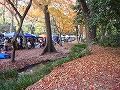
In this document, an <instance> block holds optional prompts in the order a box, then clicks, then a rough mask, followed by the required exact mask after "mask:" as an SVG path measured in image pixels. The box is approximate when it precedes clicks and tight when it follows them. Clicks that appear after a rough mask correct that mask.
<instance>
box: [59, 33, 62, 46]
mask: <svg viewBox="0 0 120 90" xmlns="http://www.w3.org/2000/svg"><path fill="white" fill-rule="evenodd" d="M61 35H62V34H61V33H59V45H60V46H62V37H61Z"/></svg>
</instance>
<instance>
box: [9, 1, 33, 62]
mask: <svg viewBox="0 0 120 90" xmlns="http://www.w3.org/2000/svg"><path fill="white" fill-rule="evenodd" d="M8 3H9V4H10V5H11V6H12V8H13V9H14V10H15V12H16V13H17V15H18V16H19V19H20V24H19V28H18V31H17V33H16V35H15V36H14V38H13V41H12V44H13V51H12V57H11V61H12V62H15V50H16V41H17V37H18V35H19V33H20V31H21V29H22V24H23V21H24V18H25V16H26V14H27V12H28V11H29V9H30V7H31V4H32V0H30V2H29V4H28V6H27V7H26V9H25V12H24V14H23V16H21V14H20V13H19V12H18V10H17V8H16V6H15V5H14V4H13V3H12V2H11V0H8Z"/></svg>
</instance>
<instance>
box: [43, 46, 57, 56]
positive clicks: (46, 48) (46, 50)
mask: <svg viewBox="0 0 120 90" xmlns="http://www.w3.org/2000/svg"><path fill="white" fill-rule="evenodd" d="M47 52H48V53H52V52H57V51H56V49H55V47H54V45H53V44H52V46H51V48H49V47H48V45H46V46H45V48H44V50H43V52H42V54H41V55H44V54H45V53H47Z"/></svg>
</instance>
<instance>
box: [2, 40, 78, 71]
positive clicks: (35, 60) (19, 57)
mask: <svg viewBox="0 0 120 90" xmlns="http://www.w3.org/2000/svg"><path fill="white" fill-rule="evenodd" d="M74 44H76V42H73V43H65V44H63V47H61V46H60V45H58V44H56V45H54V46H55V48H56V50H57V53H46V54H45V55H41V53H42V51H43V48H37V49H29V50H16V56H15V62H14V63H13V62H11V59H0V71H3V70H20V69H23V68H25V67H27V66H30V65H33V64H39V63H41V62H46V61H50V60H53V59H54V60H57V59H60V58H63V57H66V56H67V55H68V53H69V52H70V49H71V47H72V46H73V45H74ZM10 52H11V51H10Z"/></svg>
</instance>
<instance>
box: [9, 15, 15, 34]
mask: <svg viewBox="0 0 120 90" xmlns="http://www.w3.org/2000/svg"><path fill="white" fill-rule="evenodd" d="M13 17H14V15H13V13H11V25H10V33H11V32H13V29H14V25H13V24H14V18H13Z"/></svg>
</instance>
